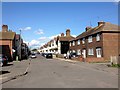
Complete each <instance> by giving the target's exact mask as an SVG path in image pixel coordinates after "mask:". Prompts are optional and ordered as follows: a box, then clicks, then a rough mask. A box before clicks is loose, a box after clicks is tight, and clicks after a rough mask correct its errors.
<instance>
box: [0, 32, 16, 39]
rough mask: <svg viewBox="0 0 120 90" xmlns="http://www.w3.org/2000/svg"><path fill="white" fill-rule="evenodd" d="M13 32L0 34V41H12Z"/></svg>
mask: <svg viewBox="0 0 120 90" xmlns="http://www.w3.org/2000/svg"><path fill="white" fill-rule="evenodd" d="M15 34H16V33H15V32H0V39H2V40H3V39H8V40H13V39H14V37H15Z"/></svg>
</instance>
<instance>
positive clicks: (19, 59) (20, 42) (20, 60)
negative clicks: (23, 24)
mask: <svg viewBox="0 0 120 90" xmlns="http://www.w3.org/2000/svg"><path fill="white" fill-rule="evenodd" d="M19 60H20V61H21V29H20V55H19Z"/></svg>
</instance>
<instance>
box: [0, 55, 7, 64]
mask: <svg viewBox="0 0 120 90" xmlns="http://www.w3.org/2000/svg"><path fill="white" fill-rule="evenodd" d="M7 63H8V58H7V56H5V55H3V54H0V66H4V65H7Z"/></svg>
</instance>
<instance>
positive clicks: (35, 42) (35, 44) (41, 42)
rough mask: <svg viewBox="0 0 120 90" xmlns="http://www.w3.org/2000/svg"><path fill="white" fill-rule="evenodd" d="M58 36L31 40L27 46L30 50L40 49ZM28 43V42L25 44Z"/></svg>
mask: <svg viewBox="0 0 120 90" xmlns="http://www.w3.org/2000/svg"><path fill="white" fill-rule="evenodd" d="M57 36H60V34H57V35H53V36H50V37H45V36H44V37H40V38H38V39H33V40H31V41H30V42H29V46H30V47H32V48H40V47H41V46H43V45H44V44H45V43H47V42H49V41H50V40H52V39H54V37H57ZM72 36H73V37H76V35H72ZM26 43H28V42H26Z"/></svg>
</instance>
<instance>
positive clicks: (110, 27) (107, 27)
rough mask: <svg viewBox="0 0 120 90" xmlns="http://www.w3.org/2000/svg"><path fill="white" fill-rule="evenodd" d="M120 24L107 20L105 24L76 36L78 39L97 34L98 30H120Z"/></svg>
mask: <svg viewBox="0 0 120 90" xmlns="http://www.w3.org/2000/svg"><path fill="white" fill-rule="evenodd" d="M119 29H120V26H118V25H115V24H111V23H109V22H105V24H103V25H100V26H97V27H94V28H91V29H89V30H88V31H85V32H83V33H82V34H80V35H78V36H77V37H76V40H77V39H80V38H84V37H86V36H89V35H92V34H96V33H98V32H102V31H104V32H120V30H119Z"/></svg>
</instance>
